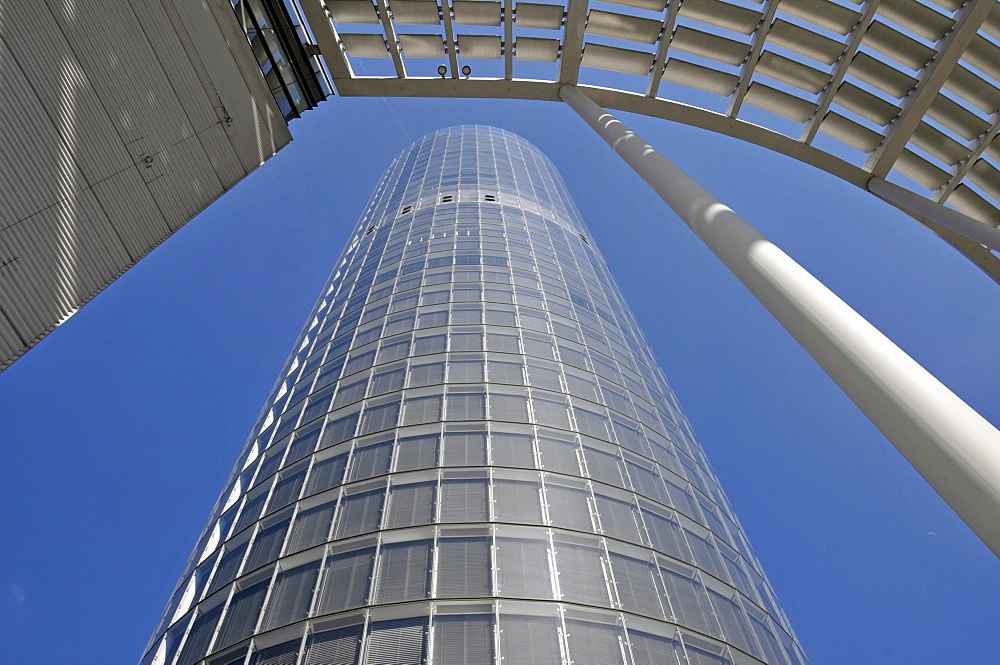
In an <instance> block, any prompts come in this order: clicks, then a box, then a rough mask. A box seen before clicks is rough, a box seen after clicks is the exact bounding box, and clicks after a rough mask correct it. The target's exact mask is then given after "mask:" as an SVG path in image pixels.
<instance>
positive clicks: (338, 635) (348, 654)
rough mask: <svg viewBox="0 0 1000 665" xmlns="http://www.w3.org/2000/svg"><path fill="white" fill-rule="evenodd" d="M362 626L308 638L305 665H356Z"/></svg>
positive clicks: (329, 631) (330, 631)
mask: <svg viewBox="0 0 1000 665" xmlns="http://www.w3.org/2000/svg"><path fill="white" fill-rule="evenodd" d="M363 628H364V626H362V625H357V626H349V627H347V628H340V629H337V630H328V631H326V632H323V633H317V634H315V635H313V636H312V637H310V638H309V646H307V647H306V654H307V655H306V659H305V665H357V662H358V656H359V655H360V651H361V637H362V630H363Z"/></svg>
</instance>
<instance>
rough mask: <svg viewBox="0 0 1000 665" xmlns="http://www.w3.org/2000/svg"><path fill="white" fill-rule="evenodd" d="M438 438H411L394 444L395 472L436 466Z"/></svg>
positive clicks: (429, 436) (427, 436) (428, 436)
mask: <svg viewBox="0 0 1000 665" xmlns="http://www.w3.org/2000/svg"><path fill="white" fill-rule="evenodd" d="M437 444H438V436H437V435H436V434H428V435H425V436H411V437H406V438H402V439H400V440H399V441H398V442H397V443H396V462H395V464H396V471H412V470H413V469H429V468H432V467H434V466H437Z"/></svg>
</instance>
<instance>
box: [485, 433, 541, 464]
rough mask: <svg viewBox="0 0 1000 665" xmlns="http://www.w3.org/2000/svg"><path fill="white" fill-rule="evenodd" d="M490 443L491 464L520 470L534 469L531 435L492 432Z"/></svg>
mask: <svg viewBox="0 0 1000 665" xmlns="http://www.w3.org/2000/svg"><path fill="white" fill-rule="evenodd" d="M490 441H491V442H492V446H493V451H492V452H493V464H495V465H497V466H514V467H518V468H521V469H533V468H535V455H534V452H533V451H532V437H531V435H529V434H511V433H507V432H493V434H491V435H490Z"/></svg>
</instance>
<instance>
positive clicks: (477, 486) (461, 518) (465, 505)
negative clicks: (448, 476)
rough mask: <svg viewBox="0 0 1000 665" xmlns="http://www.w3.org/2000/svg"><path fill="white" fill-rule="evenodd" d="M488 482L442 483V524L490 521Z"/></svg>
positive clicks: (450, 481) (447, 481)
mask: <svg viewBox="0 0 1000 665" xmlns="http://www.w3.org/2000/svg"><path fill="white" fill-rule="evenodd" d="M487 489H488V485H487V481H486V479H485V478H484V479H482V480H478V479H476V480H445V481H444V482H443V483H441V521H442V522H485V521H487V520H489V518H490V517H489V507H488V494H487Z"/></svg>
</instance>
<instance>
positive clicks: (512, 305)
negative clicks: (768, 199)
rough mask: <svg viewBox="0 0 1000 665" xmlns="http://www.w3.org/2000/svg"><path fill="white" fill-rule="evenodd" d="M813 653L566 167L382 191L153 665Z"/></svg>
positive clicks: (329, 288)
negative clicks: (646, 334)
mask: <svg viewBox="0 0 1000 665" xmlns="http://www.w3.org/2000/svg"><path fill="white" fill-rule="evenodd" d="M201 662H205V663H208V664H210V665H235V664H236V663H241V664H242V663H247V664H249V665H297V664H298V665H353V664H364V665H416V664H418V663H430V664H432V665H459V664H461V665H480V664H483V665H486V664H490V665H570V664H572V665H707V664H718V665H722V664H727V663H730V664H732V665H742V664H746V663H757V662H766V663H770V664H775V665H778V664H780V665H799V664H801V663H804V662H805V659H804V657H803V655H802V652H801V649H800V647H799V645H798V644H797V642H796V640H795V638H794V635H793V633H792V631H791V628H790V627H789V626H788V623H787V620H786V618H785V617H784V615H783V613H782V611H781V610H780V608H779V607H778V605H777V603H776V601H775V598H774V594H773V593H772V591H771V589H770V586H769V585H768V583H767V582H766V580H765V578H764V576H763V572H762V571H761V567H760V564H759V562H758V561H757V559H756V558H755V557H754V555H753V552H752V550H751V549H750V547H749V545H748V544H747V541H746V539H745V537H744V535H743V532H742V530H741V528H740V526H739V523H738V522H737V521H736V519H735V517H734V516H733V514H732V510H731V508H730V507H729V504H728V502H727V500H726V498H725V495H724V494H723V493H722V490H721V489H720V487H719V484H718V481H717V480H716V478H715V476H714V475H713V474H712V471H711V469H710V468H709V465H708V462H707V461H706V459H705V456H704V454H703V452H702V450H701V448H700V447H699V446H698V444H697V443H696V441H695V439H694V436H693V434H692V433H691V430H690V427H689V425H688V423H687V421H686V420H685V418H684V416H683V414H682V413H681V411H680V409H679V408H678V406H677V402H676V400H675V398H674V396H673V394H672V393H671V391H670V388H669V387H668V385H667V382H666V380H665V378H664V377H663V374H662V371H661V370H660V369H659V367H658V366H657V364H656V361H655V359H654V358H653V356H652V354H651V352H650V350H649V347H648V345H647V344H646V342H645V340H644V338H643V335H642V333H641V332H640V331H639V328H638V326H637V324H636V321H635V318H634V316H633V315H632V313H631V312H630V311H629V309H628V307H627V305H626V304H625V301H624V299H623V298H622V295H621V292H620V291H619V289H618V287H617V286H616V284H615V282H614V279H613V278H612V276H611V273H610V271H609V270H608V267H607V265H606V264H605V262H604V259H603V258H602V257H601V255H600V253H599V252H598V250H597V248H596V247H595V246H594V243H593V241H592V240H591V239H590V237H589V232H588V230H587V228H586V226H585V225H584V223H583V221H582V219H581V217H580V214H579V212H578V211H577V209H576V207H575V206H574V204H573V202H572V201H571V199H570V197H569V195H568V193H567V191H566V188H565V186H564V184H563V182H562V180H561V178H560V176H559V175H558V173H557V172H556V170H555V168H554V167H553V166H552V164H551V162H549V161H548V159H547V158H546V157H545V156H543V155H542V154H541V153H540V152H539V151H538V150H537V149H536V148H535V147H534V146H532V145H530V144H528V143H527V142H526V141H524V140H523V139H521V138H520V137H517V136H515V135H512V134H510V133H508V132H504V131H502V130H498V129H493V128H488V127H477V126H469V127H454V128H451V129H446V130H442V131H439V132H437V133H435V134H432V135H429V136H427V137H425V138H424V139H422V140H420V141H418V142H417V143H415V144H414V145H412V146H410V147H409V148H408V149H406V150H405V151H404V152H403V153H402V154H401V155H400V156H399V157H397V158H396V160H395V161H394V162H393V163H392V165H391V166H390V167H389V168H388V170H387V171H386V172H385V174H384V175H383V177H382V180H381V182H380V183H379V184H378V187H377V188H376V190H375V193H374V194H373V196H372V198H371V200H370V202H369V204H368V206H367V208H366V210H365V211H364V213H363V214H362V216H361V219H360V221H359V222H358V225H357V227H356V228H355V231H354V234H353V236H352V237H351V240H350V243H349V245H348V247H347V248H346V249H345V251H344V253H343V255H342V256H341V257H340V259H339V260H338V261H337V264H336V267H335V268H334V271H333V275H332V276H331V278H330V280H329V282H328V283H327V285H326V286H325V288H324V289H323V293H322V295H321V296H320V298H319V300H318V302H317V303H316V305H315V307H314V309H313V311H312V312H311V313H310V315H309V318H308V320H307V321H306V324H305V327H304V329H303V331H302V333H301V335H300V337H299V339H298V341H297V342H296V344H295V347H294V350H293V352H292V354H291V356H290V358H289V359H288V361H287V363H286V365H285V367H284V369H283V370H282V372H281V375H280V378H279V379H278V381H277V384H276V385H275V388H274V390H273V391H272V393H271V396H270V397H269V398H268V400H267V402H266V405H265V407H264V409H263V412H262V414H261V417H260V420H259V422H258V423H257V425H256V426H255V427H254V430H253V432H252V434H251V436H250V438H249V440H248V442H247V444H246V448H245V450H244V452H243V454H242V455H241V457H240V459H239V461H238V463H237V464H236V467H235V469H234V471H233V473H232V476H231V478H230V479H229V481H228V483H227V485H226V487H225V489H224V490H223V492H222V494H221V496H220V499H219V501H218V504H217V505H216V507H215V509H214V511H213V513H212V516H211V518H210V520H209V522H208V525H207V526H206V528H205V531H204V532H203V534H202V536H201V538H200V540H199V542H198V544H197V546H196V547H195V550H194V552H193V553H192V556H191V559H190V561H189V563H188V565H187V567H186V569H185V571H184V574H183V575H182V577H181V580H180V582H179V584H178V586H177V589H176V591H175V593H174V595H173V597H172V599H171V600H170V602H169V604H168V606H167V608H166V610H165V612H164V614H163V618H162V620H161V622H160V625H159V627H158V628H157V629H156V631H155V632H154V635H153V638H152V640H151V642H150V644H149V647H148V650H147V652H146V654H145V655H144V656H143V659H142V664H143V665H195V664H196V663H201Z"/></svg>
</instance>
